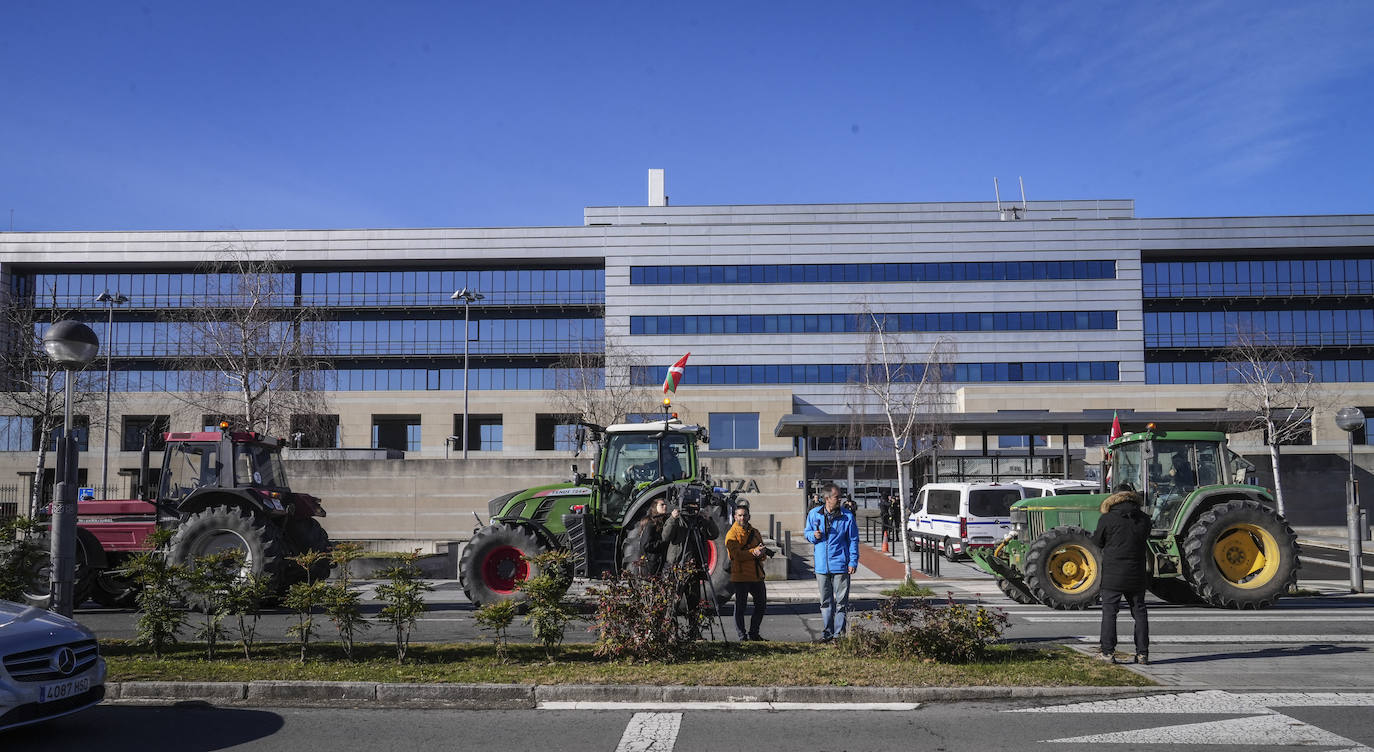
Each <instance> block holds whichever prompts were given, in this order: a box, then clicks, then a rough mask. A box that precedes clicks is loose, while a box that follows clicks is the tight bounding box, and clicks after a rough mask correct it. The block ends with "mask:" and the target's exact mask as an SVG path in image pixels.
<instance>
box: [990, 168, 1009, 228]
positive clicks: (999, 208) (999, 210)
mask: <svg viewBox="0 0 1374 752" xmlns="http://www.w3.org/2000/svg"><path fill="white" fill-rule="evenodd" d="M992 195H994V196H996V197H997V216H999V217H1002V192H1001V191H1000V190H998V189H997V178H996V177H993V179H992ZM1002 219H1006V217H1002Z"/></svg>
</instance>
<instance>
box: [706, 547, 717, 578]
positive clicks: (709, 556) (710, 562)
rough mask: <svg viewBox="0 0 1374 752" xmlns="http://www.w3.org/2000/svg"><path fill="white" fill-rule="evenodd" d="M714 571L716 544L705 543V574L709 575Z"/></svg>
mask: <svg viewBox="0 0 1374 752" xmlns="http://www.w3.org/2000/svg"><path fill="white" fill-rule="evenodd" d="M715 571H716V542H715V541H706V572H707V574H710V573H712V572H715Z"/></svg>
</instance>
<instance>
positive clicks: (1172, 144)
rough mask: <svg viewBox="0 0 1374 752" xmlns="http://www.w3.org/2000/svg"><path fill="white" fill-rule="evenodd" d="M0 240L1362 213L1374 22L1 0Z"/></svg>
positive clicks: (1297, 15)
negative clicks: (781, 220)
mask: <svg viewBox="0 0 1374 752" xmlns="http://www.w3.org/2000/svg"><path fill="white" fill-rule="evenodd" d="M0 40H3V43H2V44H0V69H3V70H4V75H3V78H2V79H0V80H3V82H4V83H3V87H0V92H3V94H2V96H3V97H4V103H5V104H4V110H3V117H0V142H2V145H0V230H4V229H9V221H8V220H9V210H10V209H13V210H14V220H13V227H14V229H15V230H125V229H239V230H249V229H266V228H328V227H440V226H443V227H482V226H508V225H569V224H571V225H576V224H581V221H582V215H581V209H582V207H583V206H589V205H590V206H606V205H617V204H624V205H642V204H643V203H645V192H646V188H645V175H646V170H647V169H648V168H650V167H662V168H665V169H666V170H667V188H668V193H669V195H670V196H671V198H672V203H673V204H675V205H681V204H734V203H742V204H761V203H810V202H818V203H840V202H873V201H979V200H990V199H991V198H992V196H993V193H992V178H993V176H998V177H1000V178H1001V181H1002V188H1003V193H1002V195H1003V196H1004V197H1007V196H1009V195H1011V196H1015V195H1017V189H1016V188H1015V185H1016V178H1017V177H1018V176H1023V177H1024V178H1025V181H1026V189H1027V193H1028V196H1029V198H1031V199H1032V200H1035V199H1083V198H1134V199H1135V200H1136V213H1137V215H1139V216H1146V217H1173V216H1232V215H1256V214H1340V213H1374V112H1371V109H1374V2H1369V1H1367V0H1352V1H1351V2H1325V1H1322V0H1316V1H1314V2H1291V0H1285V1H1283V2H1267V1H1259V2H1229V1H1228V2H1138V1H1135V0H1132V1H1128V2H1072V3H1053V2H1048V1H1046V2H1040V1H1038V0H1037V1H1035V2H1030V1H1025V2H1013V1H1010V0H1007V1H1003V0H997V1H989V2H985V3H965V2H953V3H949V2H933V1H931V2H916V1H914V0H913V1H910V2H891V3H881V2H873V3H865V2H856V3H844V2H835V1H834V0H827V1H825V2H805V1H798V2H757V3H741V2H723V3H717V2H706V1H699V2H691V3H645V2H635V3H592V2H585V3H583V2H568V1H567V0H562V1H560V2H458V1H457V0H454V1H452V2H437V1H436V2H403V1H397V0H374V1H373V2H367V3H364V2H354V1H351V0H334V1H331V2H290V1H289V0H277V1H276V2H256V1H250V0H244V1H241V2H220V3H204V2H162V1H152V0H149V1H146V2H142V3H135V2H127V3H126V2H109V1H108V0H99V1H91V2H58V1H54V2H10V3H7V4H5V7H4V9H3V11H0Z"/></svg>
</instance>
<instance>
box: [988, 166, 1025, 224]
mask: <svg viewBox="0 0 1374 752" xmlns="http://www.w3.org/2000/svg"><path fill="white" fill-rule="evenodd" d="M1016 179H1017V180H1021V178H1020V177H1019V176H1018V177H1017V178H1016ZM992 192H993V193H994V194H995V195H996V196H997V218H998V219H1000V220H1003V221H1005V220H1006V219H1007V213H1008V212H1010V213H1011V219H1020V218H1021V215H1022V214H1025V213H1026V184H1025V182H1024V181H1023V182H1022V183H1021V207H1020V208H1017V206H1016V204H1012V205H1011V207H1010V208H1008V209H1003V208H1002V191H1001V189H999V188H998V186H997V178H993V179H992Z"/></svg>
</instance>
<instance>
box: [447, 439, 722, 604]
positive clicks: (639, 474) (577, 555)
mask: <svg viewBox="0 0 1374 752" xmlns="http://www.w3.org/2000/svg"><path fill="white" fill-rule="evenodd" d="M583 425H584V426H585V427H586V428H588V429H590V430H591V432H592V439H593V441H595V442H597V443H598V444H599V450H598V452H597V458H596V464H595V465H594V467H593V473H592V475H591V476H584V475H582V474H581V473H579V472H577V467H576V466H575V465H574V466H573V481H572V482H571V483H558V484H553V485H547V486H538V487H535V488H527V489H524V490H522V491H514V492H512V493H508V494H505V495H503V496H498V497H496V498H495V499H492V500H491V501H490V502H488V511H489V514H490V520H489V522H488V524H486V525H482V526H479V527H478V528H476V529H475V530H474V531H473V534H472V538H471V539H470V540H469V541H468V543H467V545H466V546H465V547H464V548H463V555H462V559H461V561H460V562H459V580H460V582H461V583H462V586H463V592H464V593H466V594H467V597H468V599H469V600H471V601H472V602H473V603H475V604H477V605H484V604H487V603H493V602H497V601H501V600H512V599H517V600H518V599H522V597H523V594H522V593H521V592H520V590H519V588H518V585H519V583H520V582H521V581H522V580H524V579H526V578H528V577H531V576H534V575H537V574H538V572H537V571H534V569H533V567H534V566H535V565H534V564H532V563H530V562H529V561H528V558H529V557H533V556H535V555H537V554H539V553H541V552H543V551H549V550H555V549H563V550H568V551H570V552H571V553H572V561H573V575H574V576H577V577H591V578H599V577H601V576H602V575H603V574H604V573H606V572H618V571H621V570H623V569H625V568H626V567H628V566H629V565H631V564H633V563H634V562H635V561H637V560H638V559H639V557H640V552H639V550H638V544H639V536H638V535H637V532H638V531H637V528H638V525H639V523H640V521H641V520H643V519H644V518H645V516H646V515H647V514H649V512H650V510H651V508H652V506H653V503H654V502H655V501H657V500H658V499H664V500H665V501H666V502H668V505H669V507H670V508H671V507H673V506H682V507H683V508H685V509H690V508H692V507H694V506H700V507H701V509H702V510H703V511H704V512H706V513H708V514H710V515H712V516H713V517H714V518H715V521H716V525H717V527H718V528H719V530H720V534H719V535H718V536H717V537H716V538H715V539H714V540H709V541H706V542H705V547H706V554H707V555H706V558H707V561H706V569H707V572H708V574H709V576H710V578H711V583H712V585H713V587H714V590H715V592H716V593H717V594H718V595H719V596H720V597H724V596H725V593H726V591H727V589H728V586H729V579H730V575H729V572H727V571H726V569H725V561H726V557H725V533H726V531H727V530H728V529H729V527H730V519H731V517H732V515H733V513H734V505H735V502H736V501H737V494H734V493H726V492H725V491H724V490H723V489H719V488H714V487H713V486H712V485H711V484H710V482H709V479H708V478H706V477H705V472H704V468H701V465H700V462H699V458H698V456H697V448H698V444H699V443H700V442H701V441H702V440H704V438H705V433H706V432H705V430H704V429H703V428H701V427H699V426H691V425H684V424H683V423H682V422H681V421H679V420H678V419H677V418H676V417H667V418H665V419H664V420H658V421H653V422H650V423H626V424H619V425H612V426H609V427H606V428H601V427H600V426H594V425H590V424H583Z"/></svg>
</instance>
